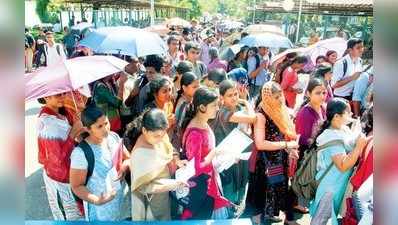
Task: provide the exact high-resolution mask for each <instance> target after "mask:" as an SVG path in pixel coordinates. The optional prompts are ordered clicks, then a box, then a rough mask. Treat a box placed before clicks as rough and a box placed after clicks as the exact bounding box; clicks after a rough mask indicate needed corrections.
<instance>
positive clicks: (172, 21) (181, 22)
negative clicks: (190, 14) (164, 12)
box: [163, 17, 191, 27]
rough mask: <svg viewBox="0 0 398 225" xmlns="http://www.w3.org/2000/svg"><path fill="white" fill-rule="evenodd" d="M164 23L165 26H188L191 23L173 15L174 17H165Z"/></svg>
mask: <svg viewBox="0 0 398 225" xmlns="http://www.w3.org/2000/svg"><path fill="white" fill-rule="evenodd" d="M163 24H164V25H166V26H167V27H172V26H176V27H190V26H191V23H190V22H188V21H186V20H184V19H181V18H179V17H174V18H170V19H167V20H166V21H164V23H163Z"/></svg>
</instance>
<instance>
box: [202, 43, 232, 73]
mask: <svg viewBox="0 0 398 225" xmlns="http://www.w3.org/2000/svg"><path fill="white" fill-rule="evenodd" d="M209 56H210V63H209V65H208V66H207V70H208V71H211V70H214V69H223V70H224V71H227V62H226V61H224V60H221V59H220V58H219V57H218V49H217V48H216V47H211V48H210V49H209Z"/></svg>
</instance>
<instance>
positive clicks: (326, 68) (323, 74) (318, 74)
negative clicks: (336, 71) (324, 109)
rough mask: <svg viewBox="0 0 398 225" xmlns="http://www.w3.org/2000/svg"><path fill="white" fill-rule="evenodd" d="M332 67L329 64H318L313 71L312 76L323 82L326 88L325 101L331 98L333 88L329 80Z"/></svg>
mask: <svg viewBox="0 0 398 225" xmlns="http://www.w3.org/2000/svg"><path fill="white" fill-rule="evenodd" d="M332 72H333V71H332V67H331V66H330V65H325V64H324V65H321V66H319V67H318V68H317V69H316V70H315V72H314V77H315V78H319V79H321V80H322V81H323V82H324V85H325V88H326V92H327V93H326V100H325V101H326V103H327V102H329V101H330V100H331V99H332V98H333V90H332V85H331V84H330V81H331V80H332V76H333V74H332Z"/></svg>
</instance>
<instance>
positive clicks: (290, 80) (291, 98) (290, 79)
mask: <svg viewBox="0 0 398 225" xmlns="http://www.w3.org/2000/svg"><path fill="white" fill-rule="evenodd" d="M282 77H283V78H282V83H281V87H282V90H283V95H284V96H285V99H286V102H287V107H289V108H294V105H295V104H296V95H297V93H296V92H295V91H290V90H287V89H288V88H289V87H292V86H294V85H295V84H296V83H297V81H298V75H297V72H296V71H295V70H294V69H292V67H290V66H289V67H288V68H286V69H285V70H284V71H283V74H282Z"/></svg>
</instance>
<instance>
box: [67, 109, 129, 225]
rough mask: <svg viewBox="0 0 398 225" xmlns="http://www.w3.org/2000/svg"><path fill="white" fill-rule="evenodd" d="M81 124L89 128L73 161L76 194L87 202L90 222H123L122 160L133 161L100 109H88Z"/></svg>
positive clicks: (71, 179)
mask: <svg viewBox="0 0 398 225" xmlns="http://www.w3.org/2000/svg"><path fill="white" fill-rule="evenodd" d="M81 121H82V123H83V125H84V127H85V128H86V133H83V138H84V140H83V141H82V143H81V144H79V145H78V146H77V147H75V149H74V150H73V152H72V155H71V157H70V160H71V168H70V183H71V187H72V190H73V193H74V194H75V195H76V196H77V197H78V198H80V199H82V200H83V201H84V204H83V205H84V214H85V218H86V220H87V221H96V220H100V221H117V220H121V219H122V215H121V213H120V212H121V206H122V200H123V187H124V184H123V183H122V182H121V181H119V180H117V178H118V171H117V170H118V168H120V166H121V165H122V160H123V159H127V158H128V157H129V153H128V152H127V150H125V148H124V147H123V144H122V140H121V138H119V135H118V134H116V133H114V132H112V131H110V123H109V120H108V118H107V117H106V115H105V114H104V113H103V111H102V110H101V109H100V108H98V107H96V106H89V107H88V108H86V109H84V110H83V112H82V115H81Z"/></svg>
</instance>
